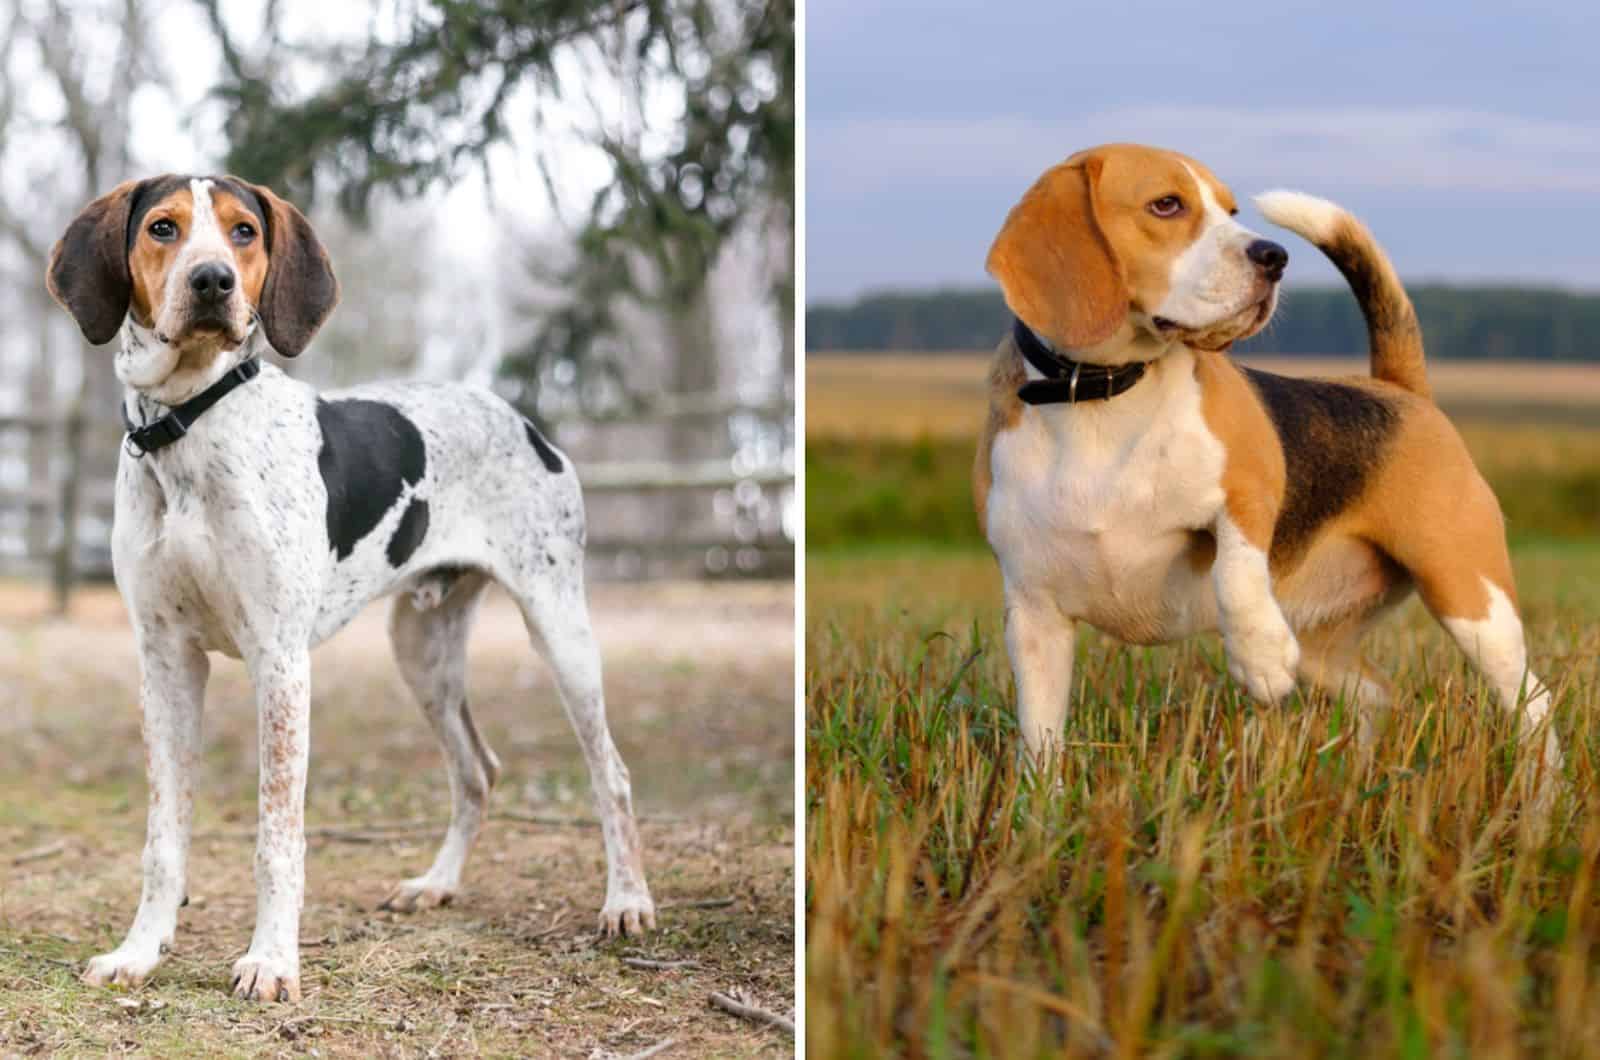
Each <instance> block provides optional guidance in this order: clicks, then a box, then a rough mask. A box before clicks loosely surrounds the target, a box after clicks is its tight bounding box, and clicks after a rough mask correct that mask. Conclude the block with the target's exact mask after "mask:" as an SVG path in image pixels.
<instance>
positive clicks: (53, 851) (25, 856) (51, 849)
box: [11, 839, 67, 865]
mask: <svg viewBox="0 0 1600 1060" xmlns="http://www.w3.org/2000/svg"><path fill="white" fill-rule="evenodd" d="M65 849H67V841H66V840H65V839H57V840H56V841H55V842H54V843H46V844H45V845H44V846H42V847H34V848H33V849H32V850H24V851H23V852H22V853H20V854H18V855H17V856H16V857H14V858H12V859H11V864H13V865H26V864H28V863H29V862H30V861H43V860H44V859H45V858H53V857H55V856H56V855H57V854H59V853H61V852H62V851H63V850H65Z"/></svg>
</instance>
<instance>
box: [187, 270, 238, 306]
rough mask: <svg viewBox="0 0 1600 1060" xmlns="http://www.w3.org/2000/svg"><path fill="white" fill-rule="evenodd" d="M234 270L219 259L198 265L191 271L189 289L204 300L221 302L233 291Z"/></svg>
mask: <svg viewBox="0 0 1600 1060" xmlns="http://www.w3.org/2000/svg"><path fill="white" fill-rule="evenodd" d="M234 282H235V278H234V275H233V270H232V269H231V268H229V267H228V266H226V265H224V264H222V263H221V262H219V261H208V262H206V263H205V264H204V265H196V266H195V267H194V268H193V269H191V270H190V271H189V289H190V290H191V291H193V292H194V295H195V297H196V298H198V299H199V300H200V301H202V302H220V301H222V300H223V299H224V298H227V297H228V295H230V294H232V293H233V285H234Z"/></svg>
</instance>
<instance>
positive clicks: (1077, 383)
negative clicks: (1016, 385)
mask: <svg viewBox="0 0 1600 1060" xmlns="http://www.w3.org/2000/svg"><path fill="white" fill-rule="evenodd" d="M1011 336H1012V338H1013V339H1015V340H1016V343H1017V349H1019V350H1021V351H1022V356H1024V357H1026V358H1027V359H1028V363H1029V364H1031V365H1033V366H1034V367H1035V368H1037V369H1038V370H1039V374H1040V375H1042V376H1044V378H1043V379H1034V380H1030V381H1029V382H1027V383H1024V384H1023V386H1022V389H1020V390H1018V391H1017V396H1018V397H1019V398H1021V399H1022V400H1023V401H1026V402H1027V403H1028V404H1030V405H1060V404H1067V405H1076V404H1078V403H1079V402H1082V401H1106V400H1109V399H1110V398H1114V397H1116V396H1117V395H1118V394H1120V393H1122V392H1123V391H1124V390H1127V389H1128V388H1130V387H1132V386H1133V384H1135V383H1137V382H1138V381H1139V380H1141V379H1143V378H1144V370H1145V369H1146V368H1148V367H1149V366H1150V362H1149V361H1133V362H1131V363H1129V364H1111V365H1106V364H1084V363H1083V362H1081V361H1069V360H1067V359H1066V358H1065V357H1062V356H1060V355H1059V354H1057V353H1055V352H1053V351H1052V350H1051V349H1050V348H1049V347H1048V346H1046V345H1045V344H1044V343H1043V342H1041V341H1039V336H1037V335H1035V334H1034V333H1033V331H1032V330H1031V329H1029V327H1028V325H1026V324H1024V323H1023V322H1022V321H1021V320H1014V321H1013V322H1012V325H1011Z"/></svg>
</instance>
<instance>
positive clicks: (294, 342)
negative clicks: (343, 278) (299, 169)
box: [240, 181, 339, 357]
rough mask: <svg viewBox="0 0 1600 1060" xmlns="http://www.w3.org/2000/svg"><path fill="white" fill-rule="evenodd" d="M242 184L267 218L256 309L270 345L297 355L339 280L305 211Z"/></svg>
mask: <svg viewBox="0 0 1600 1060" xmlns="http://www.w3.org/2000/svg"><path fill="white" fill-rule="evenodd" d="M240 183H244V182H243V181H240ZM248 187H249V188H250V190H251V191H253V192H255V193H256V196H257V197H258V198H260V200H261V207H262V209H263V210H264V211H265V213H266V222H267V231H266V239H267V279H266V282H265V283H264V284H263V285H262V288H261V304H260V305H259V306H257V307H256V309H257V310H258V311H259V312H260V314H261V326H262V328H263V329H265V331H266V333H267V341H268V342H270V343H271V344H272V348H273V349H274V350H277V351H278V353H280V354H282V355H283V356H285V357H298V356H300V353H301V351H303V350H304V349H305V348H306V343H308V342H310V341H311V337H312V336H313V335H315V334H316V333H317V329H318V328H320V327H322V322H323V321H324V320H327V319H328V314H329V313H331V312H333V307H334V306H335V305H337V304H338V302H339V281H338V280H337V279H336V278H335V277H334V275H333V265H332V264H331V263H330V262H329V261H328V252H327V251H326V250H324V249H323V247H322V241H321V240H319V239H318V238H317V234H316V232H314V231H312V229H311V222H310V221H307V220H306V218H305V214H303V213H301V212H300V211H299V210H297V209H295V208H294V206H293V204H291V203H287V202H285V201H284V200H282V199H280V198H278V196H276V195H274V194H273V193H272V192H271V191H269V190H268V189H266V188H264V187H262V186H261V185H259V184H250V185H248Z"/></svg>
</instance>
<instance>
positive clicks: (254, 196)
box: [48, 176, 655, 1000]
mask: <svg viewBox="0 0 1600 1060" xmlns="http://www.w3.org/2000/svg"><path fill="white" fill-rule="evenodd" d="M48 284H49V288H50V291H51V293H52V294H53V295H54V296H55V297H56V299H57V300H58V301H59V302H60V303H61V304H62V305H63V306H64V307H65V308H66V309H67V310H68V311H69V312H70V313H71V314H72V315H73V317H74V318H75V319H76V320H77V322H78V324H79V326H80V327H81V328H82V330H83V333H84V335H85V336H86V337H87V338H88V339H89V341H90V342H93V343H97V344H98V343H104V342H109V341H110V340H111V339H112V338H113V337H118V336H120V348H119V349H118V350H117V353H116V358H115V370H116V373H117V378H118V379H119V380H121V382H122V383H123V384H124V386H125V387H126V395H125V397H124V401H123V416H124V419H125V420H126V421H127V425H128V431H129V433H128V437H127V439H126V440H125V443H124V449H123V453H122V457H121V461H120V464H119V467H118V470H117V485H116V518H115V526H114V529H113V531H112V557H113V562H114V568H115V571H116V579H117V586H118V588H119V590H120V591H121V593H122V597H123V599H124V601H125V602H126V604H127V608H128V613H129V616H130V619H131V621H132V625H133V631H134V636H135V639H136V641H137V645H138V650H139V659H140V667H141V671H142V678H143V679H142V682H141V686H140V700H141V705H142V709H143V729H144V739H145V747H146V752H147V756H148V759H147V765H148V776H149V786H150V807H149V817H148V823H147V833H146V838H145V847H144V887H143V891H142V893H141V895H140V899H139V908H138V912H137V913H136V914H135V916H134V920H133V926H132V928H131V929H130V930H129V931H128V934H127V937H126V938H125V939H124V941H123V942H122V944H121V945H120V946H118V947H117V948H116V949H115V950H113V951H112V952H110V953H107V954H103V955H101V956H98V957H95V958H94V959H93V960H91V961H90V962H89V965H88V969H87V971H86V972H85V973H84V976H83V978H84V980H85V981H86V982H89V983H92V984H107V983H119V984H126V985H136V984H138V983H140V982H142V981H143V980H144V979H145V977H147V976H148V975H149V974H150V973H151V972H152V971H153V970H154V969H155V967H156V966H157V965H158V964H159V963H160V962H161V959H162V956H163V955H164V954H165V953H166V951H167V949H168V947H169V946H170V944H171V942H172V938H173V932H174V930H175V928H176V926H177V919H178V909H179V907H180V906H181V905H183V904H184V902H185V901H186V892H185V871H186V862H187V859H188V848H189V832H190V822H191V820H192V806H193V790H192V787H193V781H192V775H193V772H194V764H195V759H196V757H197V755H198V754H199V752H200V732H201V724H200V722H201V712H202V703H203V699H204V695H205V685H206V677H207V673H208V670H209V663H208V658H207V653H208V652H213V651H219V652H222V653H224V654H226V655H229V656H232V657H234V658H240V659H243V660H244V662H245V665H246V667H247V668H248V670H249V673H250V677H251V681H252V683H253V686H254V690H255V698H256V710H257V716H258V724H259V745H260V760H261V761H260V778H259V817H260V823H259V830H258V832H257V839H256V854H255V875H256V888H257V893H256V926H255V934H254V937H253V938H252V939H251V942H250V948H249V950H248V952H246V953H245V955H244V956H243V957H242V958H240V960H239V961H238V962H237V963H236V964H235V965H234V966H233V984H234V987H233V989H234V994H235V995H236V996H239V997H244V998H252V999H257V1000H296V999H298V998H299V996H300V963H299V940H300V911H301V904H302V897H303V894H304V889H305V816H304V807H305V786H306V765H307V757H308V752H309V747H310V709H311V676H310V662H309V656H310V651H311V648H312V647H313V646H314V645H316V644H317V643H318V642H320V641H322V640H324V639H325V638H327V637H329V636H331V635H332V634H333V633H335V632H336V631H338V630H339V629H340V628H341V627H342V626H344V625H345V623H347V622H349V621H350V619H351V618H352V617H354V616H355V614H356V613H357V612H358V611H359V610H360V609H361V608H362V606H363V605H365V604H366V603H367V602H368V601H370V600H372V599H374V598H375V597H378V596H381V595H384V594H387V593H394V594H397V595H396V598H395V601H394V605H393V611H392V612H391V618H390V624H389V631H390V637H391V639H392V641H393V643H394V650H395V656H396V659H397V660H398V662H399V666H400V671H401V673H402V675H403V676H404V678H405V682H406V684H407V685H408V686H409V687H410V689H411V691H412V692H413V693H414V695H415V696H416V698H417V700H418V702H419V703H420V704H421V706H422V709H423V712H424V713H425V714H426V715H427V718H428V721H429V723H430V724H431V725H432V727H433V730H434V734H435V735H436V736H437V738H438V740H439V744H440V747H441V748H442V749H443V751H444V757H445V764H446V767H447V770H448V773H449V780H450V794H451V817H450V824H449V827H448V829H447V831H446V833H445V838H444V842H443V845H442V846H441V847H440V849H439V852H438V855H437V856H436V857H435V859H434V862H433V865H432V867H431V868H430V869H429V870H428V871H427V873H425V874H424V875H422V876H420V877H417V878H415V879H409V880H405V881H404V882H402V883H400V884H399V885H398V886H396V887H395V888H394V890H393V892H392V893H391V894H390V895H389V897H388V898H387V899H386V900H385V902H384V905H385V906H386V907H388V908H391V909H397V910H401V911H410V910H416V909H421V908H426V907H429V906H435V905H441V904H444V903H446V902H448V901H450V900H451V898H452V897H453V896H454V895H455V894H456V891H457V888H458V887H459V886H460V883H461V872H462V867H463V865H464V864H465V862H466V859H467V854H468V851H469V850H470V849H471V846H472V843H473V840H474V838H475V837H476V836H477V834H478V831H479V829H480V828H481V826H482V824H483V821H484V816H485V812H486V808H487V804H488V799H489V791H490V789H491V788H492V787H493V786H494V783H495V780H496V778H497V777H498V775H499V773H500V764H499V761H498V760H497V759H496V757H495V755H494V752H493V751H491V750H490V749H489V746H488V745H487V744H486V743H485V742H484V740H483V737H482V736H481V735H480V734H479V732H478V729H477V727H476V726H475V725H474V724H473V721H472V714H471V711H470V710H469V709H468V706H467V698H466V675H465V657H466V640H467V633H468V630H469V628H470V626H471V624H472V619H473V615H474V612H475V610H476V607H477V604H478V601H479V599H480V597H481V595H482V591H483V589H484V587H485V586H486V585H487V584H488V583H489V582H490V581H491V580H492V581H496V582H499V583H500V584H501V585H502V586H503V587H504V588H505V589H506V591H507V592H508V593H509V594H510V596H511V597H512V598H513V599H514V600H515V601H516V603H517V604H518V606H519V607H520V609H521V611H522V615H523V619H524V620H525V622H526V624H527V627H528V630H529V632H530V635H531V637H532V639H533V641H534V642H535V644H536V645H538V646H539V647H540V648H542V649H543V651H544V653H545V655H546V656H547V658H548V659H549V661H550V664H551V667H552V669H553V670H554V672H555V676H556V680H557V684H558V685H559V687H560V692H561V698H562V701H563V702H564V703H565V705H566V709H567V713H568V716H569V718H570V720H571V722H572V724H573V727H574V728H575V729H576V730H577V734H578V739H579V741H580V743H581V744H582V746H583V752H584V755H585V757H586V759H587V761H588V766H589V772H590V777H591V780H592V782H593V788H594V794H595V800H596V805H597V808H598V813H599V817H600V823H601V829H602V832H603V835H604V839H605V848H606V860H607V864H608V872H607V881H606V898H605V905H604V908H603V909H602V910H601V912H600V927H601V930H602V931H604V932H607V933H613V932H630V933H638V932H640V931H642V930H644V929H646V928H648V927H653V926H654V921H655V908H654V905H653V904H652V902H651V898H650V892H649V889H648V887H647V886H646V884H645V879H644V870H643V866H642V861H641V852H640V846H639V836H638V831H637V829H636V827H635V825H634V819H633V809H632V799H631V794H630V789H629V780H628V771H627V768H626V767H625V766H624V765H623V762H622V758H621V756H620V755H619V754H618V753H617V749H616V746H615V745H614V744H613V743H612V739H611V733H610V730H609V728H608V727H607V725H606V712H605V699H604V697H603V694H602V690H601V674H600V656H599V652H598V651H597V649H596V646H595V640H594V635H593V633H592V632H591V630H590V624H589V615H588V608H587V604H586V600H585V593H584V585H583V550H584V512H583V497H582V493H581V491H580V489H579V485H578V478H577V475H576V474H575V473H574V471H573V469H572V466H571V464H570V462H569V461H568V460H567V458H566V457H565V456H564V455H563V454H562V453H561V452H559V451H558V450H556V449H555V448H554V447H553V446H551V445H550V444H549V443H548V442H547V441H546V440H545V439H544V438H543V437H542V436H541V435H540V434H539V432H538V430H537V429H536V428H535V427H534V425H533V424H532V423H530V422H528V421H527V420H525V419H524V418H523V417H522V416H520V415H518V414H517V413H516V411H514V410H513V409H512V408H511V407H510V406H509V405H507V404H506V403H505V402H504V401H502V400H501V399H499V398H498V397H496V396H495V395H493V394H491V393H489V392H487V391H485V390H480V389H473V388H470V387H465V386H457V385H449V384H437V383H421V382H413V383H386V384H378V385H373V386H363V387H357V388H355V389H350V390H344V391H340V392H337V393H329V394H324V395H318V394H317V393H316V392H315V391H313V390H312V388H310V387H309V386H306V385H305V384H303V383H299V382H296V381H295V380H293V379H291V378H289V377H288V376H286V375H284V374H283V373H282V372H280V371H278V370H277V369H276V368H274V367H272V366H271V365H262V364H261V362H260V360H259V358H260V355H261V353H262V351H263V350H264V349H265V348H266V347H267V346H268V345H270V346H271V348H272V349H274V350H276V351H277V352H278V353H279V354H282V355H283V356H285V357H294V356H297V355H298V354H299V353H300V352H301V351H302V350H304V348H305V346H306V344H307V343H308V342H309V341H310V340H311V337H312V335H313V334H314V333H315V332H316V330H317V329H318V328H319V327H320V326H321V324H322V322H323V321H324V320H325V319H326V318H327V316H328V314H329V313H330V312H331V311H332V309H333V307H334V303H335V302H336V301H337V299H338V284H337V281H336V280H335V278H334V275H333V270H332V268H331V266H330V265H329V262H328V257H327V254H326V252H325V251H324V250H323V247H322V245H321V244H320V243H319V242H318V240H317V237H316V235H315V233H314V232H313V231H312V229H311V226H310V224H309V223H308V222H307V221H306V219H305V217H304V216H303V215H301V213H300V212H299V211H298V210H296V209H295V208H294V207H293V206H292V205H290V204H289V203H287V202H285V201H284V200H282V199H280V198H279V197H278V196H276V195H274V194H273V193H272V192H270V191H268V190H267V189H266V188H263V187H259V186H255V185H251V184H247V183H245V182H243V181H241V180H238V179H235V178H231V177H205V178H193V177H179V176H163V177H156V178H154V179H150V180H141V181H130V182H128V183H125V184H122V185H120V186H119V187H117V188H116V189H115V190H114V191H112V192H111V193H110V194H108V195H105V196H103V197H102V198H99V199H96V200H95V201H94V202H92V203H90V204H89V205H88V206H87V207H86V208H85V209H84V210H83V212H82V213H81V214H79V215H78V217H77V218H76V219H75V220H74V221H73V222H72V223H71V225H70V226H69V227H68V228H67V231H66V234H65V235H63V236H62V238H61V240H60V242H58V243H57V244H56V246H55V249H54V251H53V253H52V254H51V258H50V263H49V274H48Z"/></svg>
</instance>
